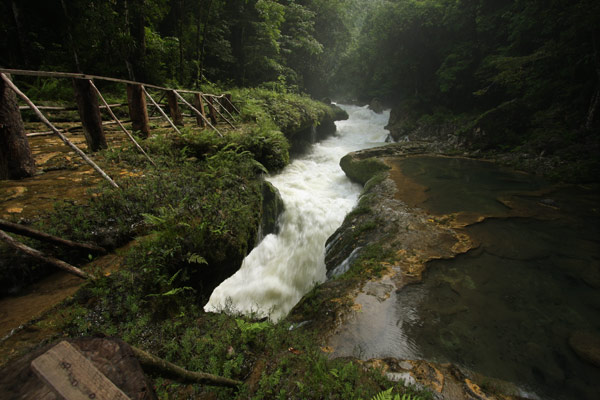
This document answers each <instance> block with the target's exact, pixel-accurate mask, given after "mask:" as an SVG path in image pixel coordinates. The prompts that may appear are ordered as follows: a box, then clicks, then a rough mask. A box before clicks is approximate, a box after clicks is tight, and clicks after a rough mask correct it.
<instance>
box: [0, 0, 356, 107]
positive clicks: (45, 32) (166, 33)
mask: <svg viewBox="0 0 600 400" xmlns="http://www.w3.org/2000/svg"><path fill="white" fill-rule="evenodd" d="M357 3H359V2H358V1H356V0H352V1H348V0H335V1H332V0H300V1H295V0H245V1H239V0H100V1H94V2H89V1H82V0H76V1H64V0H52V1H46V2H38V1H33V0H22V1H15V0H11V1H6V2H2V3H1V4H0V18H1V21H2V22H1V25H0V26H1V28H0V33H1V34H0V52H1V53H2V54H3V57H2V61H0V65H1V66H3V67H11V68H21V67H22V68H27V69H57V70H68V71H72V70H80V71H82V72H86V73H90V74H92V73H95V74H99V75H107V76H114V77H129V78H135V79H137V80H139V81H142V82H150V83H172V84H180V85H185V86H188V87H189V86H192V85H198V84H200V83H204V82H207V81H210V82H215V81H219V82H223V83H226V84H229V83H232V84H235V85H237V86H255V85H258V84H261V83H265V82H270V85H271V86H272V85H282V86H290V87H296V88H300V89H303V88H311V89H313V91H314V92H319V94H321V95H323V94H324V92H325V90H324V89H325V86H324V83H325V82H326V81H327V80H328V79H330V78H331V75H332V72H333V70H334V67H335V65H336V63H337V59H338V58H339V57H340V55H341V54H342V53H343V52H344V51H345V50H346V48H347V46H348V43H349V40H350V34H349V32H350V29H351V27H350V22H351V20H350V19H349V16H348V15H347V14H346V13H345V7H346V6H347V5H348V4H354V5H356V4H357Z"/></svg>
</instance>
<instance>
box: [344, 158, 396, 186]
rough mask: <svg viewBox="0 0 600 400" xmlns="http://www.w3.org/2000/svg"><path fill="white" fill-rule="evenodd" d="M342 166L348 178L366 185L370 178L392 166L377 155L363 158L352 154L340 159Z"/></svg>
mask: <svg viewBox="0 0 600 400" xmlns="http://www.w3.org/2000/svg"><path fill="white" fill-rule="evenodd" d="M340 166H341V167H342V169H343V170H344V172H345V173H346V175H347V176H348V178H350V179H351V180H352V181H354V182H357V183H360V184H362V185H365V184H366V183H367V182H368V181H369V179H371V178H373V177H374V176H375V175H377V174H378V173H379V172H382V171H387V170H389V169H390V167H388V166H387V165H385V164H384V163H383V162H382V161H380V160H378V159H377V158H375V157H371V158H367V159H364V160H361V159H357V158H356V157H354V156H353V155H351V154H348V155H346V156H344V157H343V158H342V159H341V160H340Z"/></svg>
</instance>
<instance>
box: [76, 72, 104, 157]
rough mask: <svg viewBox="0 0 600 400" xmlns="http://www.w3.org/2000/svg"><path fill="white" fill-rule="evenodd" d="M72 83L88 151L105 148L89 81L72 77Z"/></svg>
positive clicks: (99, 117)
mask: <svg viewBox="0 0 600 400" xmlns="http://www.w3.org/2000/svg"><path fill="white" fill-rule="evenodd" d="M73 85H74V87H75V99H76V100H77V109H78V110H79V117H80V118H81V123H82V124H83V132H84V134H85V140H86V142H87V145H88V148H89V149H90V151H98V150H101V149H105V148H107V147H108V145H107V144H106V137H105V136H104V130H103V129H102V117H101V115H100V107H99V105H98V96H96V92H95V91H94V89H93V88H92V86H91V85H90V82H89V81H88V80H85V79H73Z"/></svg>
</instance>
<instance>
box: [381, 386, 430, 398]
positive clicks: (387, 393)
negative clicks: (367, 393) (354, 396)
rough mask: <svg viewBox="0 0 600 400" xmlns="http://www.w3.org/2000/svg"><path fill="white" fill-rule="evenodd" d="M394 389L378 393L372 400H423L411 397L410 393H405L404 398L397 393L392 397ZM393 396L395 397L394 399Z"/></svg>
mask: <svg viewBox="0 0 600 400" xmlns="http://www.w3.org/2000/svg"><path fill="white" fill-rule="evenodd" d="M393 389H394V388H389V389H388V390H384V391H382V392H379V393H377V394H376V395H375V396H373V398H372V399H371V400H423V398H422V397H420V396H416V395H411V394H408V393H404V394H403V395H402V397H400V394H398V393H396V395H395V396H393V395H392V390H393ZM392 396H393V397H392Z"/></svg>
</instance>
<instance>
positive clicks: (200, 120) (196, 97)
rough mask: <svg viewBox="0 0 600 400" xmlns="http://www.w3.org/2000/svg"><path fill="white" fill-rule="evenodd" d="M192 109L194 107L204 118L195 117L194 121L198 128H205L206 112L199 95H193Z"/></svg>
mask: <svg viewBox="0 0 600 400" xmlns="http://www.w3.org/2000/svg"><path fill="white" fill-rule="evenodd" d="M194 107H196V108H197V109H198V111H200V112H201V113H202V115H203V116H204V118H202V117H201V116H200V115H196V121H198V126H201V127H202V128H205V127H206V122H204V120H205V119H206V112H205V111H204V102H203V101H202V96H201V95H200V93H194Z"/></svg>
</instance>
